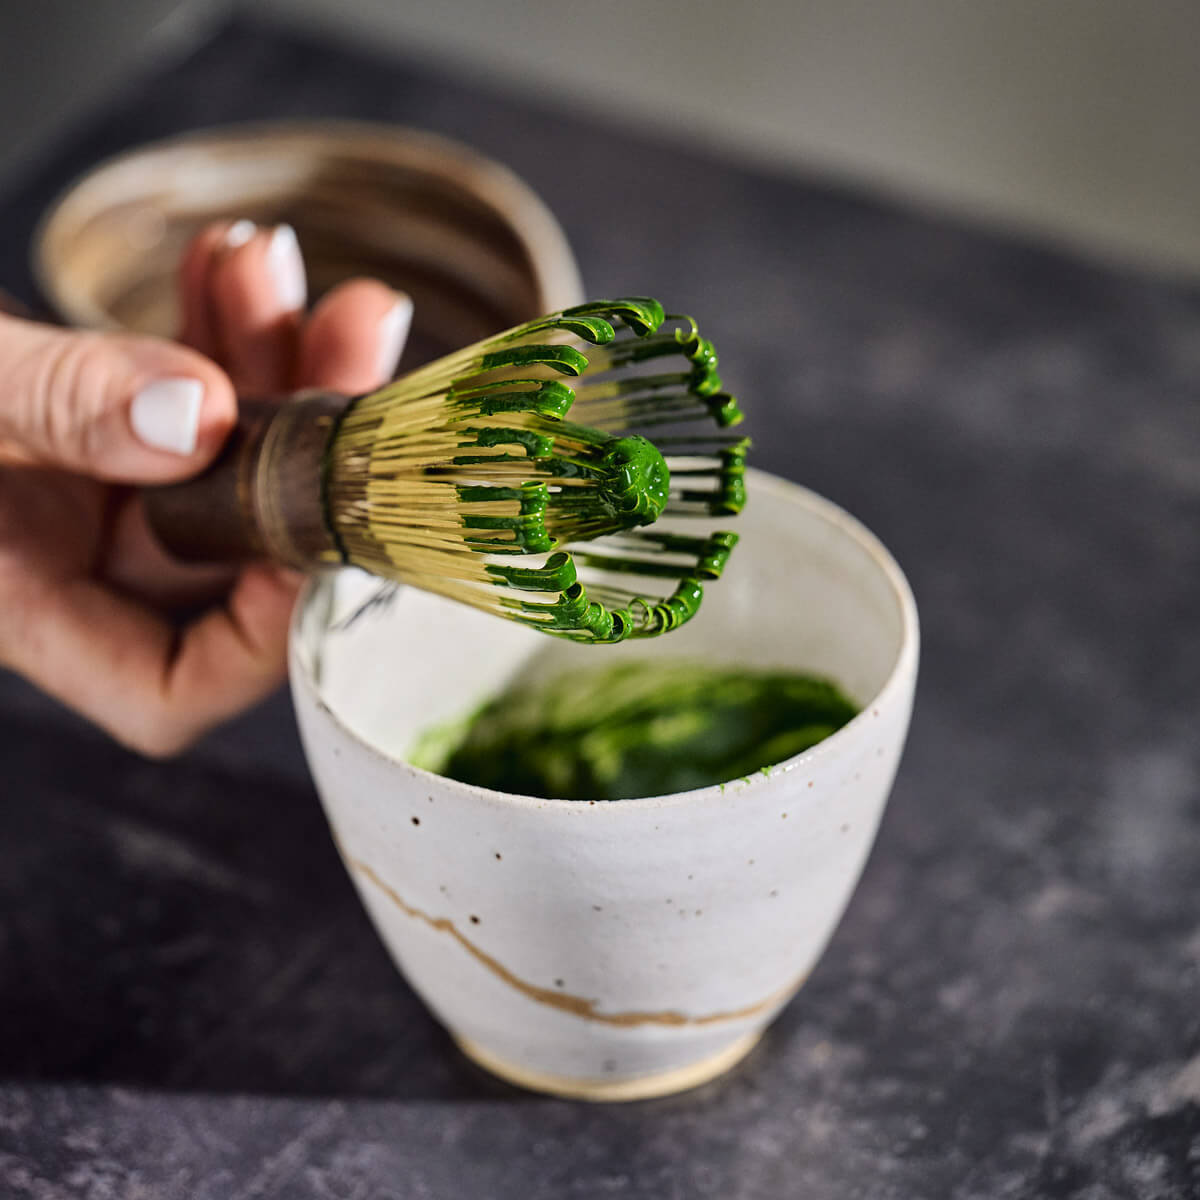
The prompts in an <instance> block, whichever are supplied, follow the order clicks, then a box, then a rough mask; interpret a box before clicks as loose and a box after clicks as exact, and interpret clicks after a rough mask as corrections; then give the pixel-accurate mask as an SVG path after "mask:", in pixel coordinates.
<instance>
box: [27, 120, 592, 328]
mask: <svg viewBox="0 0 1200 1200" xmlns="http://www.w3.org/2000/svg"><path fill="white" fill-rule="evenodd" d="M347 137H355V138H359V139H361V140H364V141H366V140H372V141H374V142H375V143H376V145H377V146H378V147H379V148H380V150H381V151H383V152H385V153H386V152H387V151H391V152H392V153H393V154H395V153H397V152H399V154H401V155H403V154H405V153H408V154H411V155H414V156H415V157H420V156H426V155H429V156H433V155H441V156H443V157H444V158H446V159H450V160H453V161H454V162H455V163H456V164H457V165H458V166H459V167H460V168H462V169H463V171H464V179H463V180H461V181H460V182H462V186H463V187H464V188H465V189H466V190H468V191H470V192H472V193H473V194H476V195H480V194H481V185H483V184H484V183H486V184H487V185H488V186H489V187H490V188H492V189H493V194H492V195H491V197H490V198H488V202H489V203H491V204H492V205H493V207H494V208H495V209H496V211H497V213H498V214H499V215H500V216H502V217H503V219H504V220H505V221H506V222H507V224H508V226H509V228H510V229H511V230H512V231H513V233H514V234H516V236H517V237H518V238H519V239H520V241H521V244H522V247H523V249H524V250H525V252H526V253H527V254H528V255H529V262H530V267H531V270H532V274H533V277H534V279H535V282H536V285H537V287H538V290H539V294H540V295H541V297H542V298H543V302H542V305H541V307H542V308H543V309H544V311H546V312H550V311H552V310H553V309H555V308H564V307H566V306H567V305H569V304H575V303H579V302H580V300H581V299H582V298H583V285H582V282H581V280H580V276H579V268H578V266H577V264H576V262H575V257H574V255H573V254H572V252H571V247H570V245H569V243H568V241H567V236H566V233H565V232H564V231H563V228H562V226H561V225H560V224H559V222H558V219H557V218H556V217H555V216H554V214H553V213H552V212H551V211H550V208H549V207H548V205H547V204H546V202H545V201H544V200H543V199H542V198H541V196H540V195H538V193H537V192H536V191H534V189H533V187H532V186H531V185H530V184H529V183H527V182H526V181H525V180H524V179H523V178H522V177H521V176H520V175H518V174H517V173H516V172H515V171H514V170H512V169H511V168H510V167H507V166H505V165H504V164H503V163H501V162H499V161H497V160H496V159H493V158H489V157H488V156H487V155H486V154H483V153H481V152H480V151H478V150H476V149H475V148H474V147H472V146H469V145H467V144H466V143H465V142H460V141H457V140H455V139H454V138H450V137H446V136H444V135H443V134H440V133H433V132H430V131H428V130H425V129H419V128H417V127H415V126H408V125H399V124H392V123H391V122H388V121H369V120H356V119H354V118H339V117H326V118H315V119H312V120H304V119H296V120H292V119H286V118H285V119H277V120H271V119H266V120H250V121H235V122H229V123H226V124H222V125H210V126H205V127H202V128H199V129H193V130H188V131H187V132H184V133H180V134H174V135H171V136H169V137H163V138H156V139H154V140H152V141H149V142H143V143H141V144H139V145H136V146H130V147H127V148H126V149H124V150H120V151H117V152H116V153H115V154H110V155H108V156H107V157H105V158H102V159H100V160H99V161H98V162H95V163H93V164H92V165H91V166H90V167H88V168H87V169H86V170H85V171H83V172H82V173H81V174H79V175H77V176H76V177H75V178H74V179H72V180H71V181H70V183H68V184H67V185H66V186H65V187H63V188H62V190H61V191H59V192H58V193H57V194H56V195H55V197H54V199H53V200H52V201H51V202H50V204H49V206H48V207H47V208H46V210H45V211H44V212H43V213H42V215H41V216H40V217H39V219H38V222H37V224H36V226H35V228H34V232H33V237H32V239H31V249H30V267H31V270H32V274H33V278H34V281H35V283H36V284H37V287H38V290H39V292H40V294H41V296H42V298H43V299H44V300H45V302H46V303H47V304H48V305H49V306H50V307H51V308H52V309H53V310H54V312H56V313H57V314H58V316H59V318H60V319H62V320H63V321H65V322H67V323H68V324H71V325H75V326H79V327H81V328H93V329H114V328H119V326H118V325H117V323H116V322H115V321H114V320H113V318H112V317H111V316H110V315H109V314H108V312H107V311H106V310H105V309H104V308H103V307H102V306H101V305H99V304H98V303H96V302H95V301H94V300H93V299H91V297H90V296H87V295H84V294H82V293H79V292H76V291H75V290H74V289H72V288H71V286H70V285H69V283H67V282H65V281H64V279H63V278H62V275H61V273H60V272H58V271H57V270H56V269H55V267H54V265H53V263H52V262H51V261H50V259H49V247H50V243H51V240H52V239H53V238H54V236H55V235H56V233H57V231H58V229H59V227H60V226H61V224H62V222H63V221H65V220H67V219H68V217H69V216H70V214H71V211H72V209H73V208H74V207H75V206H77V205H79V204H82V203H83V202H84V200H85V199H86V198H87V194H88V192H89V191H90V190H92V189H94V188H97V187H102V186H103V183H104V180H105V178H106V177H107V176H108V175H109V174H110V173H111V172H114V171H120V170H122V169H124V168H127V167H128V166H129V165H130V164H131V163H136V162H137V161H138V160H139V159H143V158H149V157H153V156H157V155H162V154H166V153H169V152H171V151H182V150H188V149H195V148H197V147H203V146H204V145H206V144H209V145H221V144H228V143H231V142H234V143H236V142H242V143H246V142H250V143H253V142H256V141H263V142H270V143H274V144H276V145H278V144H280V143H282V142H286V141H293V142H294V141H304V140H311V139H319V138H327V139H329V140H330V141H331V142H333V143H334V144H335V145H336V144H337V143H338V142H339V141H340V140H341V139H343V138H347ZM568 297H570V299H568Z"/></svg>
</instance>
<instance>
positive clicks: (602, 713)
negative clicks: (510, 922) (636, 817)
mask: <svg viewBox="0 0 1200 1200" xmlns="http://www.w3.org/2000/svg"><path fill="white" fill-rule="evenodd" d="M857 711H858V710H857V709H856V707H855V706H854V704H852V703H851V702H850V701H849V700H848V699H847V698H846V697H845V696H844V695H843V694H842V692H841V691H839V689H838V688H837V687H836V686H835V685H834V684H832V683H830V682H828V681H826V680H824V679H818V678H815V677H813V676H810V675H801V674H795V673H793V672H784V671H748V670H742V669H738V668H729V667H713V666H704V665H700V664H696V663H692V662H680V661H670V660H662V659H657V660H645V661H632V662H621V663H617V664H615V665H610V666H604V667H597V668H591V669H584V670H576V671H571V672H568V673H566V674H564V675H560V676H558V677H556V678H552V679H550V680H548V681H534V682H532V683H529V682H524V683H520V684H518V685H516V686H514V687H512V688H510V689H509V690H508V691H506V692H504V693H502V694H501V695H499V696H497V697H496V698H495V699H494V700H491V701H490V702H489V703H487V704H486V705H485V706H484V707H483V708H482V709H481V710H480V711H479V712H478V713H477V714H475V716H474V717H473V718H472V719H470V720H469V721H467V722H466V723H465V725H460V726H459V727H458V728H457V730H446V729H442V730H435V731H431V732H430V733H429V734H428V735H427V736H426V737H425V738H424V739H422V742H421V744H420V745H419V746H418V747H417V749H416V751H414V753H413V754H412V755H411V756H410V758H411V760H412V761H413V762H415V763H417V765H419V766H423V767H427V768H428V769H430V770H434V771H437V772H438V773H439V774H441V775H446V776H449V777H450V778H451V779H458V780H461V781H462V782H464V783H473V784H477V785H480V786H482V787H488V788H495V789H496V790H497V791H502V792H516V793H519V794H521V795H527V796H545V797H551V798H557V799H561V800H624V799H628V798H630V797H633V796H663V795H668V794H670V793H671V792H683V791H688V790H689V789H691V788H698V787H707V786H709V785H710V784H718V783H727V782H729V781H730V780H734V779H740V778H744V777H747V776H749V775H751V774H753V773H754V772H756V771H759V770H762V769H764V768H766V767H768V766H771V765H772V764H774V763H777V762H781V761H783V760H784V759H785V758H789V757H791V756H792V755H793V754H798V753H800V752H801V751H802V750H807V749H808V748H809V747H810V746H813V745H815V744H816V743H817V742H819V741H821V740H822V739H823V738H826V737H828V736H829V735H830V734H831V733H833V732H834V731H835V730H838V729H840V728H841V727H842V726H843V725H844V724H845V723H846V722H847V721H849V720H850V718H851V717H853V716H854V715H855V713H856V712H857Z"/></svg>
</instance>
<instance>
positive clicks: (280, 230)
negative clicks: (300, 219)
mask: <svg viewBox="0 0 1200 1200" xmlns="http://www.w3.org/2000/svg"><path fill="white" fill-rule="evenodd" d="M267 269H268V270H269V271H270V273H271V281H272V282H273V283H274V285H275V296H276V298H277V299H278V301H279V303H280V304H281V305H282V306H283V307H284V308H285V309H287V310H288V311H289V312H291V311H293V310H295V309H299V308H303V307H304V304H305V301H307V299H308V281H307V279H305V277H304V259H303V258H301V257H300V242H299V241H298V240H297V238H296V231H295V230H294V229H293V228H292V227H291V226H290V225H278V226H276V228H275V232H274V233H273V234H271V243H270V245H269V246H267Z"/></svg>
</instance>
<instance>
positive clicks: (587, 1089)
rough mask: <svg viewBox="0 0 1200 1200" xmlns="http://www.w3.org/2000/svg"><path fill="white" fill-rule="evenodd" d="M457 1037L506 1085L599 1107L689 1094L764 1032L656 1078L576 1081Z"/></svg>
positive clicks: (723, 1069)
mask: <svg viewBox="0 0 1200 1200" xmlns="http://www.w3.org/2000/svg"><path fill="white" fill-rule="evenodd" d="M452 1036H454V1041H455V1043H456V1044H457V1046H458V1048H459V1049H460V1050H461V1051H462V1052H463V1053H464V1054H465V1055H466V1056H467V1057H468V1058H469V1059H470V1060H471V1061H472V1062H474V1063H476V1064H478V1065H479V1066H481V1067H482V1068H483V1069H484V1070H485V1071H490V1072H491V1073H492V1074H493V1075H498V1076H499V1077H500V1078H501V1079H503V1080H504V1081H505V1082H506V1083H514V1084H516V1085H517V1087H522V1088H526V1089H527V1090H529V1091H531V1092H544V1093H545V1094H546V1095H549V1096H560V1097H562V1098H563V1099H566V1100H591V1101H594V1102H596V1103H614V1102H618V1101H623V1100H650V1099H652V1098H653V1097H655V1096H671V1095H674V1094H675V1093H676V1092H686V1091H688V1090H689V1089H690V1088H694V1087H699V1086H700V1085H701V1084H702V1083H708V1082H709V1080H711V1079H716V1078H717V1076H718V1075H723V1074H724V1073H725V1072H726V1071H728V1070H729V1069H730V1068H731V1067H733V1066H736V1065H737V1064H738V1063H739V1062H741V1061H742V1059H743V1058H745V1057H746V1055H747V1054H749V1053H750V1051H751V1050H753V1049H754V1047H755V1046H757V1045H758V1042H759V1039H760V1038H761V1037H762V1032H761V1030H755V1031H754V1032H752V1033H746V1034H743V1035H742V1036H741V1037H740V1038H738V1039H737V1040H736V1041H735V1042H731V1043H730V1044H729V1045H728V1046H726V1047H725V1048H724V1049H723V1050H720V1051H718V1052H717V1053H716V1054H713V1055H710V1056H709V1057H708V1058H704V1059H701V1060H700V1061H699V1062H695V1063H689V1064H688V1065H687V1066H686V1067H676V1068H674V1069H673V1070H670V1071H656V1072H655V1073H654V1074H652V1075H635V1076H633V1077H632V1078H627V1079H576V1078H572V1077H571V1076H569V1075H549V1074H546V1073H544V1072H542V1071H530V1070H528V1069H527V1068H525V1067H519V1066H515V1065H514V1064H513V1063H510V1062H506V1061H505V1060H504V1059H502V1058H498V1057H497V1056H496V1055H494V1054H493V1053H492V1052H491V1051H490V1050H485V1049H484V1048H483V1047H482V1046H480V1045H479V1044H478V1043H477V1042H473V1041H471V1039H470V1038H465V1037H458V1036H457V1035H452Z"/></svg>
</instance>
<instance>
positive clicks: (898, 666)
mask: <svg viewBox="0 0 1200 1200" xmlns="http://www.w3.org/2000/svg"><path fill="white" fill-rule="evenodd" d="M747 475H748V476H749V478H750V481H751V482H752V484H753V487H754V488H755V489H757V490H760V491H769V492H773V493H774V494H775V495H776V496H778V497H779V498H781V499H784V500H787V501H789V502H792V503H798V504H799V505H801V506H802V507H805V508H808V509H809V510H810V511H812V512H814V513H816V514H817V515H818V516H820V517H822V518H824V519H825V520H826V521H828V522H829V524H830V525H833V526H835V527H836V528H837V529H838V530H839V531H840V532H841V533H843V534H844V535H846V536H848V537H849V538H850V539H851V540H852V541H854V542H857V543H858V545H859V546H860V547H861V548H862V549H863V550H864V551H866V553H867V555H868V557H869V558H870V559H871V561H872V562H873V563H874V565H875V566H876V567H877V568H878V569H879V570H880V571H881V572H882V573H883V575H884V577H885V578H886V579H887V581H888V583H889V584H890V585H891V589H892V596H893V599H894V600H895V602H896V606H897V608H898V610H899V613H900V648H899V650H898V652H897V654H896V660H895V662H894V663H893V664H892V669H891V671H890V672H889V673H888V676H887V678H886V679H885V680H884V682H883V684H882V685H881V686H880V687H879V688H878V690H877V691H876V692H875V694H874V695H873V696H872V697H871V698H870V699H869V700H867V701H865V702H864V703H863V705H862V707H861V709H860V710H859V711H858V713H857V714H856V715H855V716H854V717H852V718H851V719H850V720H849V721H847V722H846V724H845V725H843V726H842V727H841V728H840V729H839V730H837V731H836V732H835V733H831V734H830V735H829V736H828V737H827V738H824V739H823V740H822V741H820V742H818V743H817V744H816V745H815V746H812V747H810V748H809V749H807V750H804V751H802V752H801V753H799V754H795V755H793V756H792V757H791V758H787V759H784V760H783V761H782V762H779V763H773V764H771V766H770V769H769V773H766V774H764V773H762V772H756V773H754V774H753V775H750V776H748V777H747V778H746V779H745V780H739V781H737V782H741V783H742V785H743V789H752V788H757V787H761V786H764V785H765V784H766V783H767V782H768V781H769V780H772V779H776V778H778V777H779V776H780V775H784V774H788V773H790V772H792V771H795V770H798V769H802V768H804V767H807V766H808V765H810V764H812V763H814V762H816V761H818V760H819V759H820V758H822V757H823V756H825V755H828V754H831V753H833V752H834V751H835V750H836V749H837V748H838V747H839V746H841V745H842V744H843V743H845V742H846V741H848V740H849V738H850V737H851V736H852V735H853V734H855V733H857V732H858V730H860V729H862V728H863V727H864V726H865V724H866V723H867V721H868V720H870V719H871V718H872V712H873V710H877V709H878V708H879V707H880V706H881V705H884V704H887V703H888V702H889V701H890V700H891V699H892V698H893V697H894V696H895V695H896V694H897V693H898V692H901V691H902V690H904V689H905V688H906V687H907V686H908V684H909V682H910V680H911V677H912V676H913V675H914V674H915V671H916V666H917V656H918V653H919V649H920V622H919V619H918V616H917V604H916V600H915V599H914V597H913V594H912V589H911V588H910V586H909V583H908V580H907V578H906V577H905V575H904V572H903V571H902V570H901V569H900V565H899V563H897V562H896V560H895V559H894V558H893V557H892V555H891V553H890V552H889V551H888V549H887V547H886V546H884V544H883V543H882V542H881V541H880V540H879V538H877V537H876V536H875V534H873V533H872V532H871V531H870V530H869V529H868V528H867V527H866V526H865V525H864V524H863V523H862V522H861V521H859V520H858V519H857V518H856V517H853V516H851V515H850V514H849V513H848V512H847V511H846V510H845V509H843V508H841V507H840V506H839V505H837V504H835V503H834V502H833V501H832V500H828V499H826V498H825V497H824V496H821V495H818V494H817V493H816V492H814V491H812V490H811V489H810V488H806V487H804V486H803V485H802V484H799V483H793V482H792V481H791V480H787V479H783V478H781V477H779V476H778V475H772V474H770V473H769V472H767V471H760V470H758V469H756V468H753V467H751V468H749V469H748V470H747ZM319 582H320V580H319V579H318V578H316V577H314V578H310V579H309V580H308V581H307V582H306V583H305V585H304V587H303V589H302V591H301V593H300V595H299V597H298V598H297V600H296V605H295V608H294V609H293V612H292V618H291V623H290V628H289V631H288V678H289V682H290V684H291V686H292V687H293V688H303V690H305V691H306V692H307V693H308V694H309V695H310V696H311V698H312V701H313V703H314V706H315V707H316V708H317V710H318V711H319V712H322V713H323V714H325V715H326V716H327V717H328V719H329V720H330V721H332V722H333V724H334V726H335V727H336V728H337V729H339V730H340V731H341V732H342V733H344V734H345V735H346V736H347V737H349V738H350V739H351V740H352V741H353V742H355V743H357V744H358V745H359V746H361V747H363V748H364V749H365V750H367V751H368V752H369V753H370V754H372V755H374V756H375V757H377V758H379V759H381V760H383V761H384V762H386V763H389V764H391V765H393V766H398V767H402V768H405V769H407V770H409V771H411V772H412V773H413V774H414V776H415V777H416V778H417V779H422V780H433V779H436V780H438V781H439V782H438V786H439V787H448V788H450V790H451V792H459V793H460V794H462V795H469V796H472V797H474V798H475V799H477V800H485V801H489V802H491V803H494V804H498V805H501V806H510V807H515V808H525V809H528V808H542V809H544V808H546V807H548V806H551V807H556V808H557V807H562V808H564V809H570V810H579V811H580V812H603V811H606V810H617V811H631V810H640V811H645V810H647V809H660V808H673V807H675V806H677V805H682V804H687V803H698V802H699V801H701V800H703V799H705V798H707V797H712V796H716V795H720V794H722V792H723V791H724V789H725V788H727V787H728V786H729V783H728V782H726V783H724V784H720V783H714V784H709V785H708V786H706V787H702V788H692V789H691V790H689V791H685V792H671V793H668V794H667V795H664V796H634V797H630V798H629V799H626V800H609V801H603V802H599V801H597V802H593V803H591V804H585V803H582V802H580V801H578V800H562V799H558V798H556V797H549V796H526V795H522V794H520V793H516V792H500V791H496V790H495V789H494V788H487V787H481V786H479V785H478V784H473V783H463V782H462V781H461V780H458V779H451V778H449V777H448V776H445V775H438V774H437V773H436V772H434V771H428V770H426V769H425V768H424V767H418V766H416V765H414V764H413V763H410V762H408V761H406V760H405V759H403V758H401V757H400V756H399V755H397V754H393V753H390V752H388V751H386V750H384V749H382V748H381V747H379V746H376V745H375V744H374V743H372V742H370V741H368V740H367V739H366V738H364V737H362V736H361V735H360V734H359V733H358V732H357V731H356V730H354V729H352V728H351V727H350V726H349V725H348V724H346V722H345V721H343V720H342V718H341V717H340V716H339V715H338V713H337V712H336V711H335V710H334V708H333V706H332V705H330V704H329V703H328V702H327V701H326V700H325V699H324V697H323V696H322V695H321V692H320V689H319V688H318V686H317V683H316V681H315V680H314V679H313V676H312V672H311V670H310V669H309V667H308V664H306V663H305V662H303V661H302V660H301V657H300V653H299V650H298V645H299V641H300V632H299V631H300V624H301V617H302V614H303V612H304V610H305V607H306V606H307V605H308V603H309V602H310V601H311V599H312V596H313V592H314V591H315V589H316V587H317V586H318V585H319Z"/></svg>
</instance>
